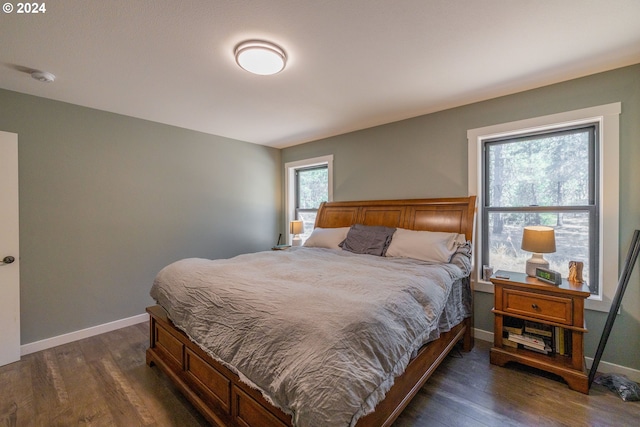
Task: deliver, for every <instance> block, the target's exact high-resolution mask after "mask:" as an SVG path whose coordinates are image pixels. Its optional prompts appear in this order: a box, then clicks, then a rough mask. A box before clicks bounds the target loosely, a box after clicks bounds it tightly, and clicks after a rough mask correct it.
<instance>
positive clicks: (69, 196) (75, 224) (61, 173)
mask: <svg viewBox="0 0 640 427" xmlns="http://www.w3.org/2000/svg"><path fill="white" fill-rule="evenodd" d="M0 130H3V131H8V132H14V133H17V134H18V152H19V154H18V156H19V160H18V161H19V179H20V183H19V191H20V246H21V258H20V262H21V268H20V274H21V328H22V344H27V343H31V342H34V341H38V340H41V339H45V338H49V337H53V336H57V335H61V334H64V333H68V332H73V331H77V330H80V329H83V328H87V327H91V326H95V325H100V324H104V323H107V322H110V321H114V320H119V319H123V318H127V317H130V316H135V315H138V314H142V313H144V309H145V307H146V306H148V305H150V304H151V303H152V300H151V298H150V297H149V296H148V294H149V289H150V287H151V284H152V282H153V278H154V277H155V275H156V273H157V272H158V271H159V270H160V269H161V268H162V267H164V266H165V265H166V264H168V263H170V262H172V261H174V260H177V259H180V258H185V257H204V258H222V257H229V256H233V255H237V254H239V253H245V252H254V251H257V250H265V249H266V248H269V247H270V246H271V245H273V243H274V242H275V241H276V240H277V236H278V232H279V231H280V228H279V227H280V217H281V212H280V206H281V204H282V201H281V187H282V184H281V180H280V168H281V161H280V150H277V149H273V148H267V147H263V146H258V145H254V144H249V143H246V142H240V141H234V140H230V139H227V138H222V137H216V136H212V135H207V134H203V133H198V132H193V131H188V130H185V129H180V128H177V127H172V126H167V125H162V124H158V123H153V122H149V121H145V120H140V119H135V118H131V117H126V116H121V115H117V114H112V113H107V112H103V111H98V110H93V109H89V108H84V107H79V106H76V105H71V104H66V103H62V102H56V101H51V100H47V99H43V98H37V97H33V96H28V95H23V94H19V93H15V92H9V91H4V90H0Z"/></svg>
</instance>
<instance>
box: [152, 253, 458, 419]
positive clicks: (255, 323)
mask: <svg viewBox="0 0 640 427" xmlns="http://www.w3.org/2000/svg"><path fill="white" fill-rule="evenodd" d="M452 262H453V263H451V264H444V265H432V264H428V263H424V262H420V261H415V260H410V259H402V258H384V257H376V256H371V255H357V254H353V253H350V252H347V251H339V250H331V249H318V248H305V247H301V248H291V249H290V250H286V251H267V252H259V253H255V254H247V255H240V256H237V257H235V258H232V259H227V260H214V261H212V260H206V259H199V258H191V259H184V260H181V261H178V262H175V263H173V264H171V265H169V266H167V267H165V268H164V269H163V270H162V271H160V273H159V274H158V276H157V278H156V280H155V281H154V284H153V287H152V289H151V296H152V297H153V298H154V299H155V300H156V301H157V302H158V303H159V304H160V305H161V306H162V307H164V308H165V309H166V310H167V311H168V313H169V317H170V318H171V319H172V320H173V322H174V323H175V325H176V326H177V327H178V328H180V329H181V330H183V331H184V332H185V333H186V334H187V335H188V336H189V337H190V338H191V339H192V340H193V341H195V342H196V343H197V344H198V345H199V346H200V347H202V348H203V349H204V350H205V351H206V352H207V353H209V354H210V355H211V356H212V357H213V358H214V359H216V360H218V361H220V362H221V363H223V364H224V365H225V366H227V367H229V368H230V369H232V370H233V371H234V372H236V373H237V374H238V375H239V376H240V378H241V380H242V381H244V382H246V383H248V384H249V385H251V386H252V387H256V388H257V389H259V390H260V391H261V392H262V393H263V395H264V396H265V397H266V398H267V400H269V401H271V402H272V403H273V404H274V405H275V406H277V407H279V408H281V409H282V410H284V411H285V412H287V413H289V414H291V415H292V417H293V423H294V425H295V426H349V425H354V424H355V423H356V421H357V420H358V419H359V418H360V417H362V416H363V415H366V414H367V413H369V412H371V411H373V409H374V407H375V405H376V404H377V403H378V402H379V401H380V400H382V398H384V395H385V393H386V392H387V391H388V390H389V388H390V387H391V386H392V385H393V382H394V378H395V377H396V376H398V375H399V374H401V373H402V372H403V371H404V370H405V368H406V366H407V364H408V363H409V360H410V358H411V356H412V355H413V354H415V352H416V351H417V350H418V349H419V348H420V347H421V346H422V345H423V344H424V343H426V342H428V341H430V340H431V339H433V338H435V337H436V336H437V334H438V331H437V327H438V320H439V317H440V313H441V312H442V311H443V308H444V305H445V303H446V301H447V298H448V296H449V293H450V290H451V286H452V283H453V282H454V281H456V280H457V279H460V278H462V277H464V276H467V275H468V274H469V269H470V262H469V260H468V257H466V256H459V255H456V256H454V260H453V261H452Z"/></svg>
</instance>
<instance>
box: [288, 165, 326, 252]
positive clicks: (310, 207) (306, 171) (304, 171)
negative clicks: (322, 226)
mask: <svg viewBox="0 0 640 427" xmlns="http://www.w3.org/2000/svg"><path fill="white" fill-rule="evenodd" d="M295 181H296V182H295V187H296V196H295V200H296V209H295V218H294V219H297V220H302V221H303V224H304V233H303V234H301V235H300V238H301V239H302V241H303V242H304V241H305V240H307V238H308V237H309V236H310V235H311V232H312V231H313V227H314V225H315V223H316V215H317V214H318V208H319V207H320V203H322V202H326V201H328V200H329V167H328V166H327V165H326V164H324V165H320V166H311V167H308V168H300V169H296V170H295Z"/></svg>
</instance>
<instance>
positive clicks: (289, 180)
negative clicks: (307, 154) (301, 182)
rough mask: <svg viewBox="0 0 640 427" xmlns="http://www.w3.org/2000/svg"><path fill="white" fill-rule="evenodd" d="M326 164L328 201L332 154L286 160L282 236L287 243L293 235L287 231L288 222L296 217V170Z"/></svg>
mask: <svg viewBox="0 0 640 427" xmlns="http://www.w3.org/2000/svg"><path fill="white" fill-rule="evenodd" d="M324 165H326V166H327V178H328V183H327V185H328V187H329V188H328V189H327V190H328V191H327V193H328V201H329V202H331V201H333V154H330V155H327V156H321V157H314V158H310V159H304V160H298V161H294V162H287V163H285V165H284V169H285V223H284V225H285V227H284V230H285V232H284V236H285V241H286V242H287V244H291V239H292V238H293V236H292V235H291V233H290V232H289V223H290V222H291V221H292V220H294V219H295V218H296V208H297V206H296V203H297V197H296V193H297V188H296V177H295V174H296V171H297V170H300V169H310V168H313V167H317V166H324Z"/></svg>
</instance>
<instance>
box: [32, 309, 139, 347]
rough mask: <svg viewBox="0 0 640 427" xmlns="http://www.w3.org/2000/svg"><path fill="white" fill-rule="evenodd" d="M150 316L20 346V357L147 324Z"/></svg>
mask: <svg viewBox="0 0 640 427" xmlns="http://www.w3.org/2000/svg"><path fill="white" fill-rule="evenodd" d="M148 320H149V315H148V314H147V313H144V314H139V315H137V316H133V317H127V318H126V319H120V320H115V321H113V322H109V323H104V324H102V325H98V326H93V327H91V328H86V329H81V330H79V331H75V332H70V333H68V334H64V335H58V336H57V337H52V338H47V339H44V340H41V341H36V342H32V343H29V344H24V345H22V346H20V355H21V356H25V355H27V354H31V353H35V352H36V351H41V350H47V349H49V348H53V347H57V346H59V345H62V344H68V343H70V342H73V341H78V340H81V339H83V338H89V337H93V336H95V335H100V334H104V333H105V332H111V331H115V330H116V329H120V328H125V327H127V326H132V325H137V324H138V323H143V322H147V321H148Z"/></svg>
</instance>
